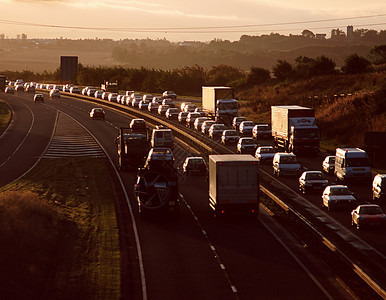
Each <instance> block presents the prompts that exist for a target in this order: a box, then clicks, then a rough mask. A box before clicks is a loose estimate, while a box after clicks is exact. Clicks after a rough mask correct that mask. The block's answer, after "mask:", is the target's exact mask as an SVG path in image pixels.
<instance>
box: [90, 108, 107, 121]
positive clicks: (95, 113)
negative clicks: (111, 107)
mask: <svg viewBox="0 0 386 300" xmlns="http://www.w3.org/2000/svg"><path fill="white" fill-rule="evenodd" d="M90 119H92V120H94V119H102V120H104V119H105V111H104V110H103V108H101V107H95V108H93V109H92V110H91V111H90Z"/></svg>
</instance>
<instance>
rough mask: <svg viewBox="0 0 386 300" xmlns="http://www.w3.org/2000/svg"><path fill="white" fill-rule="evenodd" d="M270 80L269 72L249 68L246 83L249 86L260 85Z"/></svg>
mask: <svg viewBox="0 0 386 300" xmlns="http://www.w3.org/2000/svg"><path fill="white" fill-rule="evenodd" d="M270 79H271V72H270V71H269V70H267V69H264V68H257V67H251V69H250V72H249V73H248V75H247V82H248V83H249V84H250V85H256V84H261V83H264V82H267V81H269V80H270Z"/></svg>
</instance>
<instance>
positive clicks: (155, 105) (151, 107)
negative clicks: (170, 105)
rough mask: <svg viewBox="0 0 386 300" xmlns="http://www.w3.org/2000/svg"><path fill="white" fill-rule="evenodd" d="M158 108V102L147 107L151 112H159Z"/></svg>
mask: <svg viewBox="0 0 386 300" xmlns="http://www.w3.org/2000/svg"><path fill="white" fill-rule="evenodd" d="M158 106H159V104H158V103H157V102H150V103H149V105H148V106H147V110H148V111H149V112H155V111H156V112H158Z"/></svg>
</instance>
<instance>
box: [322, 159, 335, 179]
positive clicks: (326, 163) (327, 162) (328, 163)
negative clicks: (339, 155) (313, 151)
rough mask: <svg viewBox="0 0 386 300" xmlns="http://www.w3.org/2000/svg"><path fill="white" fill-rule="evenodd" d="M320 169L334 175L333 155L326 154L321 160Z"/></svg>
mask: <svg viewBox="0 0 386 300" xmlns="http://www.w3.org/2000/svg"><path fill="white" fill-rule="evenodd" d="M322 169H323V171H324V172H326V173H327V174H328V175H334V171H335V155H329V156H326V158H325V159H324V160H323V162H322Z"/></svg>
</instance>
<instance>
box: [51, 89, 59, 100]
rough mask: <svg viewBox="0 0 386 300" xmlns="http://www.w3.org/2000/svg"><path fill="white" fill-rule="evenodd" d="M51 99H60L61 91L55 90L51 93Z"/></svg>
mask: <svg viewBox="0 0 386 300" xmlns="http://www.w3.org/2000/svg"><path fill="white" fill-rule="evenodd" d="M50 97H51V98H60V92H59V90H56V89H53V90H51V91H50Z"/></svg>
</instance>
